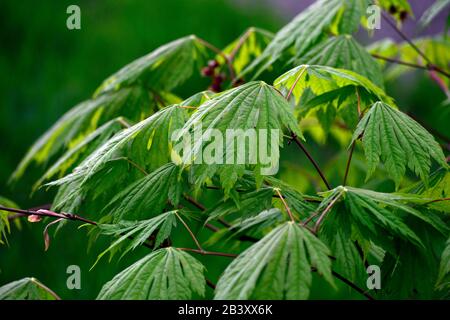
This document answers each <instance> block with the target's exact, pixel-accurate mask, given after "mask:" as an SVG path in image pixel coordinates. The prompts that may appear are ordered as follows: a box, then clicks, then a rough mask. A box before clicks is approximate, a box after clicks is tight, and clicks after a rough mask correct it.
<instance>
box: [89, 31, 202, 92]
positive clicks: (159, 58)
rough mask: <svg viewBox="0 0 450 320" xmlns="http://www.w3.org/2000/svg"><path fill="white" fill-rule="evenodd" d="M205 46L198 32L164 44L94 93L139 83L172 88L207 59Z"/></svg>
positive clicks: (148, 87) (156, 87)
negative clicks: (197, 34) (197, 35)
mask: <svg viewBox="0 0 450 320" xmlns="http://www.w3.org/2000/svg"><path fill="white" fill-rule="evenodd" d="M206 58H207V54H206V47H205V46H204V44H203V43H202V42H201V41H199V39H198V38H197V37H196V36H195V35H190V36H187V37H184V38H180V39H177V40H175V41H172V42H170V43H168V44H166V45H163V46H161V47H159V48H157V49H156V50H154V51H152V52H151V53H149V54H148V55H146V56H143V57H141V58H139V59H137V60H135V61H133V62H131V63H130V64H128V65H126V66H125V67H123V68H122V69H120V70H119V71H117V72H116V73H115V74H113V75H111V76H110V77H109V78H108V79H106V80H105V81H104V82H103V83H102V85H101V86H100V87H99V88H98V89H97V91H96V92H95V96H98V95H100V94H103V93H105V92H108V91H115V90H119V89H121V88H123V87H127V86H131V85H135V84H136V83H139V84H140V85H142V86H143V87H144V88H146V89H147V90H149V89H151V90H153V91H157V92H160V91H171V90H172V89H174V88H175V87H177V86H178V85H180V84H182V83H184V82H185V81H186V80H187V79H189V78H190V77H191V76H192V74H193V73H194V70H195V69H196V67H197V69H199V67H200V66H201V65H202V64H203V62H204V61H205V60H206Z"/></svg>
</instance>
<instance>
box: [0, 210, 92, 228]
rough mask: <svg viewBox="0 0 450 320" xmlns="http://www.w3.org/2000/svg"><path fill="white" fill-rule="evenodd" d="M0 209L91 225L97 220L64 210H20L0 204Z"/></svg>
mask: <svg viewBox="0 0 450 320" xmlns="http://www.w3.org/2000/svg"><path fill="white" fill-rule="evenodd" d="M0 211H8V212H14V213H18V214H22V215H24V216H31V215H35V216H40V217H52V218H57V219H59V218H62V219H67V220H77V221H81V222H85V223H88V224H91V225H97V222H95V221H91V220H89V219H86V218H83V217H80V216H78V215H76V214H71V213H64V212H62V213H57V212H53V211H50V210H44V209H39V210H37V211H31V210H22V209H15V208H7V207H3V206H0Z"/></svg>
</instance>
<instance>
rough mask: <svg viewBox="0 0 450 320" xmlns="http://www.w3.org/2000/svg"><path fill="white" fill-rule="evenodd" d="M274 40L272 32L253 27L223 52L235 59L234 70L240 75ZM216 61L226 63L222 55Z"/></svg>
mask: <svg viewBox="0 0 450 320" xmlns="http://www.w3.org/2000/svg"><path fill="white" fill-rule="evenodd" d="M272 39H273V34H272V33H271V32H269V31H266V30H263V29H259V28H255V27H251V28H248V29H247V30H246V31H245V32H244V33H243V34H242V35H241V36H240V37H239V38H238V39H236V40H235V41H233V42H232V43H231V44H229V45H228V46H227V47H226V48H225V49H223V50H222V51H223V53H225V54H228V55H231V56H232V57H233V69H234V71H235V72H236V74H238V75H239V74H240V73H241V72H242V70H244V68H245V67H247V66H248V65H249V64H250V63H251V62H252V61H253V60H254V59H255V58H257V57H258V56H260V55H261V53H262V52H263V51H264V49H265V48H266V47H267V45H268V44H269V43H270V41H271V40H272ZM216 59H217V61H219V62H220V63H222V64H224V63H225V61H224V58H223V57H222V56H221V55H219V56H217V58H216Z"/></svg>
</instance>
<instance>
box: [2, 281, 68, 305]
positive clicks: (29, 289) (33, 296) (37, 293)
mask: <svg viewBox="0 0 450 320" xmlns="http://www.w3.org/2000/svg"><path fill="white" fill-rule="evenodd" d="M0 300H61V298H60V297H58V296H57V295H56V294H55V293H54V292H53V291H52V290H50V289H49V288H47V287H46V286H45V285H43V284H42V283H41V282H39V280H37V279H36V278H23V279H21V280H17V281H14V282H11V283H8V284H5V285H4V286H2V287H0Z"/></svg>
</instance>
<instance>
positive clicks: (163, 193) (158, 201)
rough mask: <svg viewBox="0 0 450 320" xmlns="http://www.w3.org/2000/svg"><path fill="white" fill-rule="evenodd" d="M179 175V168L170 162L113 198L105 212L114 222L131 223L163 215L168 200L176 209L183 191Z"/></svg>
mask: <svg viewBox="0 0 450 320" xmlns="http://www.w3.org/2000/svg"><path fill="white" fill-rule="evenodd" d="M180 174H181V172H180V168H179V167H178V166H177V165H175V164H174V163H172V162H169V163H168V164H166V165H164V166H162V167H161V168H159V169H157V170H155V171H153V172H152V173H151V174H149V175H147V176H145V177H143V178H141V179H139V180H137V181H135V182H133V183H132V184H131V185H129V186H128V187H126V188H124V189H123V190H122V191H120V192H119V193H118V194H116V195H114V196H113V197H112V200H111V202H109V204H108V205H107V206H106V207H105V208H104V209H103V213H104V214H108V215H110V216H112V217H113V220H114V221H119V220H121V219H127V220H131V219H139V218H145V217H148V216H153V215H155V214H158V213H160V212H162V210H163V209H164V207H165V206H166V205H167V201H168V200H169V201H170V202H171V205H173V206H176V205H177V204H178V202H179V199H180V194H181V191H182V188H181V187H182V185H181V183H180V181H179V177H180Z"/></svg>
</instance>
